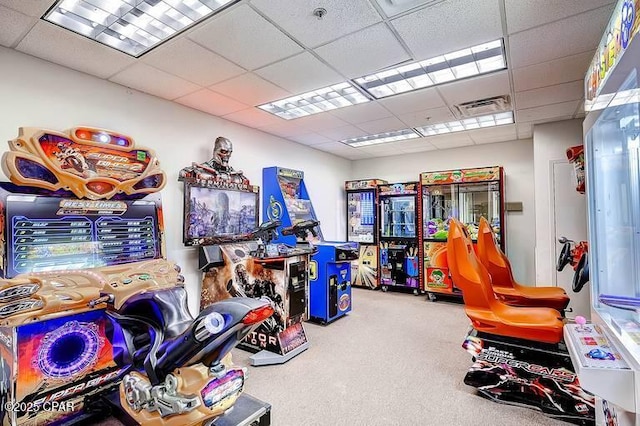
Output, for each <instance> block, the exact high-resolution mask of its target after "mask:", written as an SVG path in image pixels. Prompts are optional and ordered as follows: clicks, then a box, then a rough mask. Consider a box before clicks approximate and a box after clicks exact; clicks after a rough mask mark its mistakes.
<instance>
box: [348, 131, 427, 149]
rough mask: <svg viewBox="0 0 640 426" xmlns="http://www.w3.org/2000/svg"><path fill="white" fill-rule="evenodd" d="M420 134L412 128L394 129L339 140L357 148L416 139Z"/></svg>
mask: <svg viewBox="0 0 640 426" xmlns="http://www.w3.org/2000/svg"><path fill="white" fill-rule="evenodd" d="M419 137H420V135H419V134H418V133H416V132H415V131H414V130H413V129H403V130H396V131H393V132H385V133H378V134H377V135H369V136H361V137H359V138H352V139H345V140H343V141H340V142H342V143H344V144H347V145H349V146H352V147H354V148H358V147H361V146H369V145H377V144H380V143H387V142H397V141H404V140H407V139H416V138H419Z"/></svg>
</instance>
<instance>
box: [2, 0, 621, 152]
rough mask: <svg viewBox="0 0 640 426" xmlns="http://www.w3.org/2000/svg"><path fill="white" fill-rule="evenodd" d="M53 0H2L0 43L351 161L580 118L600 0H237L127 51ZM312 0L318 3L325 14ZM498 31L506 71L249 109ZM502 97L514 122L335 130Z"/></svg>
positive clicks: (450, 115)
mask: <svg viewBox="0 0 640 426" xmlns="http://www.w3.org/2000/svg"><path fill="white" fill-rule="evenodd" d="M53 3H54V1H53V0H0V45H2V46H5V47H10V48H14V49H16V50H18V51H21V52H24V53H26V54H29V55H33V56H36V57H39V58H42V59H45V60H47V61H50V62H54V63H57V64H60V65H64V66H66V67H69V68H72V69H75V70H78V71H82V72H85V73H87V74H91V75H94V76H96V77H99V78H102V79H106V80H109V81H112V82H114V83H117V84H121V85H123V86H127V87H129V88H132V89H135V90H139V91H142V92H145V93H149V94H151V95H155V96H158V97H161V98H164V99H167V100H170V101H173V102H176V103H179V104H182V105H186V106H188V107H190V108H194V109H197V110H200V111H203V112H205V113H208V114H211V115H215V116H219V117H222V118H224V119H227V120H231V121H234V122H237V123H240V124H243V125H245V126H248V127H252V128H255V129H258V130H261V131H264V132H266V133H270V134H273V135H276V136H279V137H282V138H285V139H288V140H291V141H294V142H297V143H300V144H303V145H308V146H311V147H313V148H315V149H318V150H322V151H327V152H330V153H333V154H335V155H338V156H341V157H344V158H347V159H351V160H357V159H365V158H372V157H384V156H390V155H397V154H402V153H414V152H422V151H431V150H436V149H449V148H454V147H462V146H468V145H476V144H486V143H493V142H505V141H515V140H518V139H527V138H531V136H532V131H533V125H534V124H537V123H543V122H550V121H557V120H564V119H569V118H577V117H581V116H582V115H583V114H584V112H583V108H582V105H583V101H584V99H583V85H582V80H583V77H584V74H585V72H586V70H587V68H588V65H589V63H590V61H591V58H592V56H593V54H594V52H595V49H596V46H597V45H598V42H599V41H600V37H601V35H602V32H603V31H604V27H605V25H606V23H607V21H608V20H609V17H610V15H611V13H612V11H613V6H614V2H613V1H609V0H473V1H469V0H240V1H239V2H237V3H236V4H234V5H233V6H231V7H229V8H227V9H226V10H224V11H222V12H221V13H219V14H217V15H215V16H213V17H211V18H209V19H207V20H205V21H204V22H202V23H200V24H198V25H196V26H194V27H193V28H191V29H189V30H187V31H186V32H184V33H182V34H180V35H179V36H177V37H175V38H173V39H171V40H170V41H168V42H166V43H164V44H162V45H160V46H159V47H157V48H155V49H153V50H152V51H151V52H149V53H147V54H145V55H143V56H141V57H140V58H137V59H136V58H133V57H131V56H129V55H126V54H124V53H121V52H118V51H116V50H114V49H111V48H109V47H106V46H103V45H101V44H99V43H97V42H95V41H92V40H89V39H87V38H84V37H82V36H80V35H77V34H74V33H72V32H70V31H68V30H64V29H62V28H60V27H58V26H55V25H53V24H50V23H48V22H45V21H43V20H41V19H40V17H41V16H42V15H43V14H44V13H45V12H46V11H47V10H48V9H49V8H50V7H51V5H52V4H53ZM317 8H323V9H325V10H326V14H325V15H324V16H323V17H322V19H318V18H317V17H316V16H314V14H313V12H314V10H316V9H317ZM500 38H502V39H504V43H505V47H506V55H507V70H504V71H499V72H494V73H492V74H488V75H483V76H480V77H474V78H470V79H466V80H461V81H457V82H452V83H448V84H444V85H439V86H434V87H428V88H425V89H421V90H418V91H415V92H411V93H406V94H401V95H396V96H392V97H388V98H385V99H381V100H371V101H370V102H368V103H365V104H359V105H355V106H350V107H345V108H341V109H337V110H333V111H329V112H323V113H320V114H315V115H312V116H308V117H302V118H298V119H294V120H285V119H282V118H279V117H277V116H274V115H271V114H269V113H267V112H265V111H262V110H260V109H258V108H256V106H257V105H260V104H263V103H266V102H272V101H276V100H279V99H282V98H286V97H289V96H293V95H297V94H300V93H302V92H307V91H312V90H315V89H318V88H322V87H326V86H329V85H333V84H337V83H341V82H344V81H348V80H350V79H354V78H357V77H361V76H363V75H365V74H370V73H374V72H377V71H380V70H384V69H386V68H389V67H392V66H397V65H398V64H400V63H405V62H411V61H420V60H424V59H428V58H431V57H434V56H438V55H442V54H446V53H449V52H453V51H455V50H459V49H463V48H467V47H470V46H473V45H477V44H480V43H485V42H490V41H493V40H496V39H500ZM500 95H509V96H510V98H511V102H512V104H513V109H514V112H515V124H511V125H505V126H499V127H495V128H487V129H479V130H472V131H465V132H459V133H456V134H449V135H437V136H432V137H427V138H418V139H411V140H407V141H403V142H392V143H388V144H380V145H375V146H366V147H360V148H353V147H350V146H347V145H345V144H343V143H340V141H342V140H345V139H351V138H357V137H360V136H365V135H368V134H372V133H381V132H388V131H395V130H400V129H405V128H407V127H418V126H424V125H428V124H434V123H442V122H447V121H451V120H455V119H457V118H458V117H457V116H456V115H455V111H456V110H455V109H454V105H456V104H460V103H463V102H468V101H474V100H477V99H483V98H489V97H493V96H500Z"/></svg>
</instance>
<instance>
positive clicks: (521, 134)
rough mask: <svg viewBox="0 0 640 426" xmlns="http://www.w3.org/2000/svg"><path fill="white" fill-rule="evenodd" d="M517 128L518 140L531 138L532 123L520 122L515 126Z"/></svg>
mask: <svg viewBox="0 0 640 426" xmlns="http://www.w3.org/2000/svg"><path fill="white" fill-rule="evenodd" d="M516 126H517V128H518V139H528V138H532V137H533V123H528V122H522V123H517V124H516Z"/></svg>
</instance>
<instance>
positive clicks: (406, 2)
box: [373, 0, 445, 17]
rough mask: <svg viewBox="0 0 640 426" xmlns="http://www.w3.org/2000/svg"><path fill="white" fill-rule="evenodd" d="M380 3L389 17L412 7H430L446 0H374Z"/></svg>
mask: <svg viewBox="0 0 640 426" xmlns="http://www.w3.org/2000/svg"><path fill="white" fill-rule="evenodd" d="M373 1H375V2H377V3H378V5H379V6H380V8H381V9H382V12H384V14H385V15H386V16H388V17H393V16H396V15H399V14H401V13H403V12H406V11H409V10H411V9H414V8H415V9H418V8H421V7H429V6H433V5H434V4H437V3H441V2H443V1H445V0H400V1H398V0H373Z"/></svg>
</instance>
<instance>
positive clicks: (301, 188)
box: [262, 167, 358, 324]
mask: <svg viewBox="0 0 640 426" xmlns="http://www.w3.org/2000/svg"><path fill="white" fill-rule="evenodd" d="M262 183H263V185H264V195H263V197H262V208H263V216H264V217H265V218H268V219H269V220H278V221H281V222H282V225H283V226H285V227H294V228H295V227H297V226H301V225H303V224H305V223H309V224H316V225H319V222H318V221H317V217H316V214H315V212H314V210H313V205H312V204H311V200H310V198H309V193H308V192H307V188H306V186H305V184H304V173H303V172H301V171H299V170H291V169H285V168H282V167H268V168H265V169H262ZM284 234H285V233H284V232H282V233H280V234H279V235H278V238H277V239H276V240H275V241H277V242H280V243H285V244H288V245H296V244H297V245H302V246H304V244H306V243H310V244H311V245H313V246H315V248H316V249H317V253H316V254H314V255H313V257H312V260H311V264H310V268H309V287H310V293H309V319H310V320H314V321H317V322H320V323H322V324H327V323H330V322H332V321H334V320H336V319H338V318H340V317H342V316H344V315H346V314H347V313H348V312H350V311H351V266H350V262H351V261H352V260H355V259H357V258H358V244H357V243H345V242H331V241H325V240H324V239H323V237H322V230H321V229H320V227H319V226H317V229H314V230H312V233H311V235H308V236H307V238H306V242H304V241H301V238H300V234H299V233H298V235H293V234H290V235H284ZM301 243H302V244H301Z"/></svg>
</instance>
